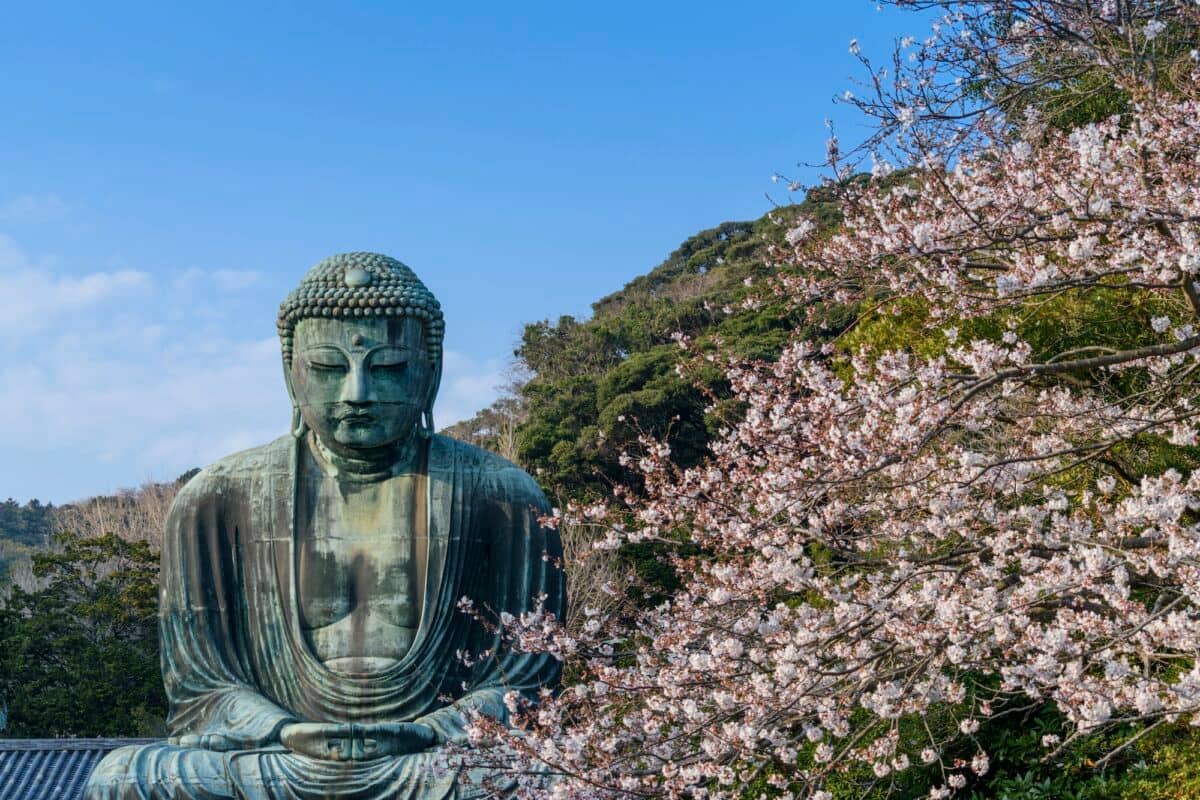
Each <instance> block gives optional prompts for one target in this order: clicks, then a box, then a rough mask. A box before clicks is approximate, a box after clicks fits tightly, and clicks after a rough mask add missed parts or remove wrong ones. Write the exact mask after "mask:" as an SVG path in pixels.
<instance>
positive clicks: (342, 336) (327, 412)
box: [279, 253, 445, 455]
mask: <svg viewBox="0 0 1200 800" xmlns="http://www.w3.org/2000/svg"><path fill="white" fill-rule="evenodd" d="M444 330H445V325H444V322H443V320H442V311H441V307H440V306H439V305H438V302H437V300H436V299H435V298H434V297H433V295H432V294H430V293H429V290H428V289H426V288H425V285H424V284H422V283H421V281H420V280H418V279H417V276H416V275H414V274H413V271H412V270H411V269H409V268H408V267H406V266H405V265H404V264H401V263H400V262H399V261H397V260H395V259H394V258H388V257H387V256H383V255H379V254H377V253H343V254H341V255H336V256H331V257H330V258H327V259H325V260H324V261H322V262H321V263H320V264H317V265H316V266H315V267H313V268H312V269H311V270H309V272H308V274H307V275H305V276H304V278H303V279H302V280H301V281H300V285H299V286H297V287H296V289H295V290H294V291H293V292H292V293H291V294H289V295H288V296H287V299H285V300H284V301H283V303H282V304H281V305H280V307H279V338H280V340H281V342H282V345H283V366H284V375H285V376H286V379H287V384H288V392H289V393H290V394H291V397H292V405H293V409H294V413H293V420H292V423H293V425H292V428H293V433H295V435H297V436H301V435H303V433H304V430H305V428H310V429H312V430H313V432H314V433H316V435H317V437H318V438H319V439H320V440H321V443H322V444H324V445H325V446H326V447H328V448H330V449H331V450H334V451H335V452H341V453H343V454H345V455H354V454H355V453H361V452H363V451H376V450H379V449H380V448H386V447H389V446H393V445H395V444H398V443H401V442H403V441H406V440H407V439H408V438H409V437H410V436H412V435H413V434H414V433H419V434H421V435H425V436H428V435H429V434H431V433H432V432H433V401H434V399H435V397H436V396H437V389H438V384H439V382H440V381H441V374H442V336H443V333H444Z"/></svg>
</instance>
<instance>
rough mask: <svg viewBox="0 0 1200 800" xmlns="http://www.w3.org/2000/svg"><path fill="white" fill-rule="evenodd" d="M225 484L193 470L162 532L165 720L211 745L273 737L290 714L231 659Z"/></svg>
mask: <svg viewBox="0 0 1200 800" xmlns="http://www.w3.org/2000/svg"><path fill="white" fill-rule="evenodd" d="M227 498H228V492H227V491H225V490H224V487H222V486H220V485H219V484H218V483H217V479H214V478H211V477H209V476H207V475H206V474H205V473H203V472H202V473H201V474H200V475H197V476H196V477H195V478H193V479H192V480H191V481H189V482H188V484H187V485H186V486H185V487H184V488H183V489H182V490H181V491H180V493H179V495H178V496H177V497H176V499H175V502H174V504H173V505H172V506H171V510H170V512H169V513H168V515H167V522H166V526H165V530H164V532H163V533H164V535H163V549H162V571H161V576H160V581H161V597H160V603H159V634H160V640H161V657H162V671H163V682H164V684H165V687H166V691H167V699H168V701H169V704H170V715H169V717H168V720H167V727H168V729H169V731H170V732H171V734H172V737H173V738H175V739H176V740H177V741H178V742H179V743H180V744H184V745H185V746H186V745H191V746H198V747H206V748H208V749H214V750H224V749H245V748H249V747H261V746H264V745H268V744H274V743H277V742H278V740H279V732H280V730H281V729H282V728H283V726H284V725H286V724H288V723H289V722H293V721H295V716H294V715H292V714H290V713H288V712H287V711H286V710H284V709H282V708H280V707H279V706H278V705H276V704H275V703H273V702H271V701H270V700H269V699H267V698H266V697H264V696H263V695H262V693H261V692H259V691H258V689H257V688H256V687H255V686H254V684H253V682H252V681H251V680H250V679H249V676H248V675H246V674H245V673H244V671H243V669H242V667H241V665H240V664H239V659H238V658H237V656H236V653H237V652H239V650H240V649H242V645H244V644H245V643H244V642H240V641H239V637H244V636H245V635H246V633H245V631H244V630H243V629H242V626H241V625H240V623H239V620H238V619H237V618H236V613H237V612H236V610H237V609H238V608H239V607H240V606H241V600H240V598H238V597H237V596H236V591H238V587H239V581H238V580H236V578H235V576H236V574H237V571H238V567H239V565H238V564H237V563H236V561H235V559H236V558H237V557H238V552H237V547H236V542H235V541H234V538H233V537H234V535H235V534H234V527H235V526H234V525H231V524H229V520H228V518H227V516H228V515H227V510H226V508H225V502H226V501H227Z"/></svg>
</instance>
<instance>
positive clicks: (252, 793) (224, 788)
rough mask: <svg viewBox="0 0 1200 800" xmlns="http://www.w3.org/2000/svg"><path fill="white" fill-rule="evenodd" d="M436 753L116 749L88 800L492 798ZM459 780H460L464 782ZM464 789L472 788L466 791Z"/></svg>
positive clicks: (162, 746)
mask: <svg viewBox="0 0 1200 800" xmlns="http://www.w3.org/2000/svg"><path fill="white" fill-rule="evenodd" d="M438 755H439V754H438V753H437V752H435V751H431V752H425V753H416V754H413V755H408V756H397V757H390V758H380V759H374V760H370V761H325V760H319V759H312V758H308V757H306V756H302V755H298V754H296V753H291V752H288V751H287V750H284V749H283V748H269V749H265V750H246V751H231V752H224V753H222V752H216V751H213V750H202V749H199V748H191V747H177V746H175V745H171V744H166V743H159V744H147V745H134V746H130V747H122V748H120V749H117V750H114V751H112V752H111V753H109V754H108V755H107V756H105V757H104V759H103V760H102V761H101V762H100V764H99V765H98V766H97V767H96V769H95V771H94V772H93V773H92V776H91V779H90V781H89V784H88V794H87V799H88V800H243V799H246V800H260V799H261V800H276V798H280V799H281V800H282V799H283V798H286V799H287V800H323V799H324V798H330V797H341V798H354V800H404V799H405V798H424V797H447V798H451V797H452V798H459V800H467V798H475V797H488V796H496V795H495V794H494V793H492V792H489V791H486V790H485V789H483V788H482V786H480V785H479V784H482V783H483V782H484V781H485V780H486V778H485V776H483V775H471V776H459V777H458V778H457V782H458V783H459V785H457V786H456V785H455V784H456V776H455V775H454V774H453V773H451V772H449V771H448V770H447V769H446V768H445V767H444V766H443V765H441V764H439V763H438V761H439V758H438ZM464 778H466V780H465V781H464V780H463V779H464ZM471 784H475V786H472V785H471Z"/></svg>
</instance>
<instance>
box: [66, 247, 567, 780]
mask: <svg viewBox="0 0 1200 800" xmlns="http://www.w3.org/2000/svg"><path fill="white" fill-rule="evenodd" d="M278 325H279V334H280V338H281V341H282V350H283V365H284V374H285V377H286V381H287V386H288V391H289V393H290V395H291V398H292V402H293V417H292V426H291V428H292V429H291V433H290V435H286V436H284V437H282V438H280V439H278V440H276V441H274V442H271V443H270V444H267V445H264V446H262V447H257V448H254V449H251V450H247V451H244V452H241V453H236V454H234V455H231V456H228V457H226V458H224V459H222V460H220V461H218V462H217V463H215V464H213V465H212V466H210V467H208V468H207V469H205V470H203V471H201V472H200V473H199V474H198V475H197V476H196V477H194V478H192V480H191V481H189V482H188V483H187V484H186V485H185V486H184V487H183V488H182V489H181V490H180V493H179V495H178V497H177V498H176V500H175V503H174V505H173V506H172V508H171V511H170V514H169V516H168V519H167V523H166V529H165V532H164V538H163V549H162V574H161V592H160V607H159V619H160V639H161V647H162V669H163V680H164V683H165V686H166V691H167V697H168V699H169V702H170V712H169V717H168V720H167V726H168V729H169V734H170V738H169V739H168V740H167V741H166V742H163V743H157V744H151V745H144V746H132V747H124V748H121V749H119V750H115V751H113V752H112V753H110V754H109V755H108V756H107V757H106V758H105V759H104V760H103V762H102V763H101V764H100V765H99V766H98V767H97V769H96V770H95V772H94V773H93V774H92V776H91V778H90V780H89V783H88V788H87V791H86V795H85V796H86V797H87V798H88V800H135V798H136V800H145V799H146V798H155V800H158V799H160V798H170V799H171V800H200V798H204V800H215V799H216V798H230V799H231V800H232V798H242V799H245V798H250V799H253V800H259V799H260V798H262V799H263V800H282V799H283V798H286V799H287V800H317V798H330V797H346V798H355V799H356V800H375V799H377V800H384V799H385V798H387V799H388V800H391V799H392V798H410V799H412V800H442V799H443V798H470V797H503V796H505V794H506V793H507V792H509V791H511V790H512V786H513V784H512V782H511V780H508V779H506V778H505V776H503V775H500V774H498V773H494V772H488V771H486V770H482V769H481V768H475V769H466V768H463V767H461V766H458V767H455V766H453V763H447V759H446V758H444V754H445V751H446V748H447V746H448V745H451V744H453V745H463V746H465V745H467V744H468V742H467V731H466V729H467V725H468V721H469V718H470V716H471V715H472V714H476V713H477V714H482V715H486V716H490V717H492V718H494V719H497V720H500V721H501V722H506V721H507V715H508V713H509V711H508V708H509V705H511V703H509V704H506V695H507V694H508V693H510V692H516V693H518V694H520V695H523V696H524V697H526V698H528V699H529V700H531V701H536V697H537V695H538V693H539V691H540V690H542V689H543V688H546V687H550V688H553V687H555V686H556V685H557V683H558V680H559V675H560V664H559V663H558V662H557V661H556V660H554V659H553V658H551V657H549V656H546V655H541V654H528V653H522V652H517V651H515V650H513V649H511V648H510V647H508V645H507V644H506V643H505V641H504V637H503V636H502V635H501V633H500V626H499V625H498V624H489V623H488V621H487V619H481V618H480V617H479V615H478V614H476V615H471V614H467V613H464V611H463V609H462V608H461V607H460V601H462V600H463V599H464V598H466V599H469V600H470V601H471V605H472V607H473V608H474V609H476V610H478V612H480V613H483V614H486V615H490V616H491V618H492V619H494V620H499V619H500V617H501V614H505V613H506V614H512V615H514V616H516V615H520V614H521V613H522V612H527V611H532V610H534V609H536V608H538V607H542V608H545V609H546V610H547V611H550V612H553V613H555V614H558V615H560V616H561V614H562V613H563V609H564V604H565V602H566V600H565V583H564V576H563V573H562V569H561V545H560V543H559V540H558V537H557V535H556V534H555V533H554V532H553V531H552V530H550V529H548V528H546V527H543V526H542V525H541V524H540V523H539V518H540V517H541V516H543V515H544V514H546V513H547V511H548V507H547V504H546V500H545V498H544V496H543V495H542V493H541V491H540V490H539V489H538V487H537V485H536V484H535V483H534V481H533V480H532V479H531V478H530V477H529V475H527V474H526V473H525V472H523V471H521V470H520V469H519V468H518V467H516V466H515V465H513V464H512V463H510V462H508V461H506V460H504V459H502V458H500V457H499V456H496V455H493V454H491V453H488V452H486V451H483V450H480V449H479V448H476V447H472V446H470V445H467V444H464V443H462V442H458V441H455V440H453V439H449V438H446V437H443V436H439V435H437V434H435V433H434V430H433V416H432V408H433V402H434V398H435V397H436V394H437V388H438V383H439V380H440V377H441V368H442V336H443V319H442V313H441V310H440V307H439V305H438V303H437V301H436V300H435V299H434V298H433V296H432V295H431V294H430V293H429V291H428V290H427V289H426V288H425V286H424V285H423V284H422V283H421V282H420V281H419V280H418V279H417V277H416V276H415V275H414V274H413V272H412V271H411V270H410V269H409V268H408V267H406V266H404V265H403V264H401V263H400V262H398V261H396V260H394V259H391V258H388V257H386V256H382V255H377V254H372V253H347V254H344V255H338V256H333V257H332V258H329V259H327V260H325V261H322V262H321V263H320V264H318V265H317V266H316V267H314V268H313V269H312V270H311V271H310V272H309V273H308V274H307V275H306V276H305V277H304V279H303V280H302V281H301V282H300V285H299V287H298V288H297V289H296V290H295V291H293V292H292V293H291V294H290V295H289V296H288V297H287V299H286V300H284V302H283V304H282V306H281V308H280V313H279V319H278ZM508 699H509V700H510V701H511V698H508Z"/></svg>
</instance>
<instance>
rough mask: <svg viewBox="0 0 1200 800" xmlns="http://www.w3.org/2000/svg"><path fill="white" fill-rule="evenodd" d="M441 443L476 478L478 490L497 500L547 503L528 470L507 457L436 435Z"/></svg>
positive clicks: (464, 469)
mask: <svg viewBox="0 0 1200 800" xmlns="http://www.w3.org/2000/svg"><path fill="white" fill-rule="evenodd" d="M435 438H436V439H437V444H438V445H439V446H440V447H442V448H444V449H445V450H446V451H448V452H452V453H453V454H454V460H455V461H456V462H457V463H458V464H459V466H460V468H461V469H462V470H463V472H464V474H468V475H473V476H475V478H476V480H475V485H476V486H477V487H478V488H477V490H478V491H480V492H482V493H484V494H485V495H490V496H493V497H494V498H495V499H497V500H509V501H513V502H520V503H525V502H530V503H533V504H535V505H541V504H545V502H546V497H545V495H544V494H543V493H542V490H541V487H539V486H538V485H537V481H535V480H534V479H533V476H532V475H530V474H529V473H528V472H526V471H525V470H523V469H521V468H520V467H519V466H517V465H516V464H514V463H513V462H511V461H509V460H508V459H507V458H505V457H504V456H501V455H498V454H496V453H493V452H492V451H490V450H484V449H483V448H482V447H477V446H475V445H473V444H468V443H466V442H463V441H459V440H458V439H453V438H451V437H449V436H442V435H440V434H436V435H435Z"/></svg>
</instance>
